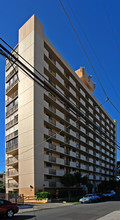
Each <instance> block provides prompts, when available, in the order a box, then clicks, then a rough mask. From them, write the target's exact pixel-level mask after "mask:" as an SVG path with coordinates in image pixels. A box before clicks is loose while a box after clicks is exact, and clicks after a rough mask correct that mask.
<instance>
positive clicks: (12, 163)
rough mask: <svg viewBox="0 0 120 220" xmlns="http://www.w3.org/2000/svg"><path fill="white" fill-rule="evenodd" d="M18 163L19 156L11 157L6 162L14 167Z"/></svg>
mask: <svg viewBox="0 0 120 220" xmlns="http://www.w3.org/2000/svg"><path fill="white" fill-rule="evenodd" d="M16 163H18V156H16V157H9V158H8V159H7V161H6V164H7V165H14V164H16Z"/></svg>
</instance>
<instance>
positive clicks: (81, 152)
mask: <svg viewBox="0 0 120 220" xmlns="http://www.w3.org/2000/svg"><path fill="white" fill-rule="evenodd" d="M15 49H16V51H18V53H19V54H20V55H21V56H22V57H24V59H26V60H27V61H28V62H29V63H30V64H31V65H32V66H34V67H35V69H36V70H38V71H39V72H40V73H41V74H43V76H44V77H45V78H46V80H48V81H49V83H50V84H51V85H53V88H54V89H58V90H59V91H60V92H61V93H62V94H63V95H64V96H66V97H67V99H68V100H69V101H70V102H72V103H73V104H74V105H76V106H77V108H79V110H80V111H81V112H82V113H83V114H84V115H85V116H86V117H88V118H89V120H91V121H92V122H93V123H94V124H95V125H97V126H98V127H99V128H100V129H102V131H103V132H104V133H105V134H106V135H107V136H105V135H104V134H101V133H100V132H99V131H98V130H97V129H94V127H92V126H91V125H90V124H89V123H88V122H86V120H84V119H83V118H82V117H80V118H79V117H77V118H76V114H75V113H74V112H73V111H72V110H71V109H70V108H68V107H67V106H66V104H65V103H61V102H60V101H59V100H58V99H57V98H56V97H55V96H54V95H52V94H50V92H48V91H46V90H45V89H43V88H42V87H40V86H39V85H38V84H37V83H36V82H34V81H33V80H32V79H31V78H30V77H28V76H27V75H26V74H25V72H24V71H22V70H21V69H20V68H18V67H17V66H16V67H14V69H13V66H11V64H10V63H9V61H8V60H6V172H7V177H6V184H7V185H6V186H7V192H8V191H12V190H18V191H19V193H20V194H24V195H29V196H33V195H34V194H35V192H36V191H38V190H44V189H46V190H47V189H54V188H59V187H63V186H62V185H61V183H60V178H61V176H63V175H64V174H65V173H70V172H71V173H73V172H81V174H82V175H87V176H88V177H89V179H90V180H91V182H93V183H96V184H97V183H99V182H100V181H102V180H105V179H106V180H110V179H112V178H113V177H114V174H115V164H116V147H115V144H114V142H115V141H116V122H115V121H114V120H112V118H111V117H110V116H109V115H108V113H107V112H106V111H105V110H104V108H103V107H102V106H100V103H99V102H98V101H97V100H96V98H95V97H94V96H93V94H92V92H93V91H94V83H93V82H92V80H91V77H89V76H88V75H87V73H86V72H85V69H84V68H80V69H79V70H77V71H76V72H74V71H73V70H72V68H71V67H70V66H69V65H68V64H67V62H66V61H65V60H64V59H63V57H62V56H61V55H60V54H59V53H58V51H57V50H56V49H55V48H54V46H53V45H52V44H51V43H50V42H49V40H48V39H47V38H46V36H45V35H44V28H43V26H42V24H41V23H40V22H39V20H38V19H37V18H36V17H35V15H33V16H32V17H31V18H30V19H29V20H28V21H27V22H26V23H25V24H24V25H23V26H22V27H21V28H20V30H19V42H18V45H17V46H16V48H15ZM13 53H15V52H13ZM17 56H18V55H17ZM19 59H20V60H21V61H22V62H23V63H24V64H25V65H27V66H28V67H29V68H30V69H31V70H32V71H33V72H34V73H35V74H37V75H38V76H39V77H41V79H43V77H42V76H41V75H40V74H39V73H38V72H37V71H36V70H35V69H33V68H32V67H31V66H29V64H27V63H26V62H25V61H23V60H22V58H21V57H19Z"/></svg>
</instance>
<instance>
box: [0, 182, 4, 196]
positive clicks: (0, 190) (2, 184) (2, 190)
mask: <svg viewBox="0 0 120 220" xmlns="http://www.w3.org/2000/svg"><path fill="white" fill-rule="evenodd" d="M0 192H2V193H4V192H5V184H4V183H3V182H0Z"/></svg>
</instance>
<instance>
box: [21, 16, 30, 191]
mask: <svg viewBox="0 0 120 220" xmlns="http://www.w3.org/2000/svg"><path fill="white" fill-rule="evenodd" d="M19 54H20V55H21V56H23V57H24V58H25V59H26V60H27V61H28V62H29V63H31V64H32V65H34V17H32V19H30V20H28V22H27V23H26V24H25V25H24V26H23V27H22V28H21V29H20V30H19ZM20 60H21V61H22V62H23V60H22V59H20ZM24 63H25V62H24ZM25 64H26V63H25ZM18 97H19V100H18V149H19V153H18V155H19V193H23V194H25V195H27V194H31V193H32V192H33V190H32V191H31V189H30V185H32V186H33V187H34V82H33V81H32V80H31V79H30V78H29V77H28V76H26V74H25V73H24V72H23V71H21V70H20V69H19V86H18ZM33 193H34V192H33Z"/></svg>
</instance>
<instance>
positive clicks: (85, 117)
mask: <svg viewBox="0 0 120 220" xmlns="http://www.w3.org/2000/svg"><path fill="white" fill-rule="evenodd" d="M0 47H1V48H2V49H4V50H5V51H6V52H8V54H9V55H11V56H12V58H14V59H15V60H16V61H18V63H20V64H21V65H23V66H24V67H25V68H26V69H27V71H29V72H30V73H31V74H32V75H34V77H37V79H38V80H40V82H42V83H43V85H44V84H45V81H44V82H43V81H42V80H41V79H40V78H39V77H38V76H36V75H35V74H34V73H33V72H32V71H31V70H30V69H29V68H28V67H26V66H25V65H24V64H23V63H22V62H21V61H19V60H18V59H17V58H16V57H14V55H12V54H11V53H10V52H9V51H8V50H7V49H5V48H4V47H3V46H2V45H0ZM6 56H7V55H6ZM7 57H8V59H10V57H9V56H7ZM11 61H12V62H13V63H15V61H13V60H11ZM17 65H18V64H17ZM18 66H19V65H18ZM19 67H20V68H22V67H21V66H19ZM22 70H23V71H24V72H25V73H27V72H26V71H25V70H24V69H23V68H22ZM27 74H28V73H27ZM28 75H29V74H28ZM30 77H31V78H32V76H31V75H30ZM32 79H33V78H32ZM34 79H35V78H34ZM34 79H33V80H34ZM36 82H37V83H38V81H37V80H36ZM43 85H42V87H43V88H44V86H43ZM40 86H41V84H40ZM49 89H50V90H52V92H53V93H54V94H55V95H57V96H58V97H59V98H60V99H61V98H62V101H63V102H65V103H66V102H67V104H68V106H69V107H72V110H73V111H75V113H76V112H77V114H79V113H81V111H80V110H79V108H78V107H77V106H75V108H74V109H73V103H71V102H70V101H69V102H68V100H67V99H66V97H63V94H62V97H61V96H59V95H58V93H57V94H56V92H55V91H53V89H52V88H51V87H49ZM54 89H55V88H54ZM63 98H65V99H63ZM71 104H72V105H71ZM81 116H82V117H83V118H84V119H85V120H86V121H87V122H89V123H90V124H92V126H94V127H95V128H96V129H97V130H98V131H99V132H101V133H102V134H104V135H105V136H107V135H106V134H105V133H104V132H103V131H102V130H101V129H100V128H99V127H98V126H96V124H94V123H93V122H92V121H91V120H90V119H89V118H88V117H87V116H86V115H84V114H83V113H82V114H81ZM107 138H108V139H109V140H110V141H112V142H113V140H112V139H110V138H109V137H108V136H107ZM114 144H116V143H115V142H114Z"/></svg>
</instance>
